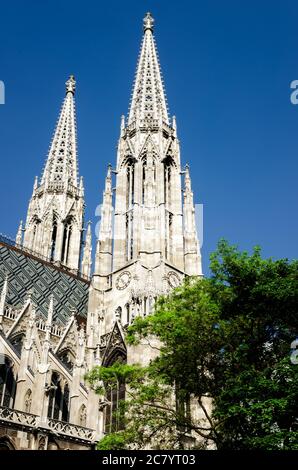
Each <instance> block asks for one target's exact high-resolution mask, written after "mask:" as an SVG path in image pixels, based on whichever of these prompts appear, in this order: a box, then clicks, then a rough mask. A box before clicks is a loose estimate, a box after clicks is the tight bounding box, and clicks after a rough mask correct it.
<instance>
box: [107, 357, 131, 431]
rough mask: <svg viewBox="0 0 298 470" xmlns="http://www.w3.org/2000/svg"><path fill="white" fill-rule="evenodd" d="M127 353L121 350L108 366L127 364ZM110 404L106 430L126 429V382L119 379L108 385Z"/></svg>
mask: <svg viewBox="0 0 298 470" xmlns="http://www.w3.org/2000/svg"><path fill="white" fill-rule="evenodd" d="M126 360H127V359H126V355H125V354H124V353H123V352H122V351H121V352H118V353H116V354H114V355H113V357H112V358H111V359H110V360H109V361H107V363H106V364H105V366H106V367H108V366H111V365H113V364H115V363H116V362H118V363H122V364H126ZM106 398H107V401H108V405H107V406H106V408H105V432H106V433H111V432H116V431H121V430H122V429H124V415H123V410H122V408H121V403H122V402H123V401H124V400H125V382H124V381H121V380H117V382H116V383H114V384H113V385H111V384H108V385H106Z"/></svg>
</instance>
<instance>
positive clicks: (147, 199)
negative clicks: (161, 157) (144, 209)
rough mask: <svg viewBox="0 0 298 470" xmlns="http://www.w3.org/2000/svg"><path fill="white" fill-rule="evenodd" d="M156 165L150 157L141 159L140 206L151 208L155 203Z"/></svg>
mask: <svg viewBox="0 0 298 470" xmlns="http://www.w3.org/2000/svg"><path fill="white" fill-rule="evenodd" d="M155 183H156V165H155V159H154V158H153V156H152V155H151V156H150V157H148V160H147V158H144V159H143V167H142V204H143V205H144V204H145V205H149V206H151V205H152V204H155V203H156V194H155Z"/></svg>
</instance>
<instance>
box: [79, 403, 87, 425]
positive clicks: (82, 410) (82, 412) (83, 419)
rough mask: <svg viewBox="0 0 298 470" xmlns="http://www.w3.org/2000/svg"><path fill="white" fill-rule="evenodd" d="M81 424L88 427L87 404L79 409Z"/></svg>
mask: <svg viewBox="0 0 298 470" xmlns="http://www.w3.org/2000/svg"><path fill="white" fill-rule="evenodd" d="M79 424H80V426H82V427H86V424H87V408H86V406H85V405H82V406H81V408H80V411H79Z"/></svg>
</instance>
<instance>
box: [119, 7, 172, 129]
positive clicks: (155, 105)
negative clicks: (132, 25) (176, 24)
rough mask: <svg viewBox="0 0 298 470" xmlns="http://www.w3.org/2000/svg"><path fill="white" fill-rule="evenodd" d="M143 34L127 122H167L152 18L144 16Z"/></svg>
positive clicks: (149, 15)
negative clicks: (147, 120)
mask: <svg viewBox="0 0 298 470" xmlns="http://www.w3.org/2000/svg"><path fill="white" fill-rule="evenodd" d="M143 21H144V36H143V42H142V46H141V52H140V56H139V61H138V66H137V73H136V78H135V83H134V88H133V94H132V102H131V106H130V111H129V118H128V124H131V123H132V122H134V121H137V122H139V121H140V120H144V119H149V120H152V119H156V120H162V121H164V122H165V123H166V124H168V123H169V118H168V111H167V104H166V96H165V91H164V88H163V82H162V75H161V70H160V65H159V61H158V54H157V49H156V45H155V41H154V36H153V24H154V19H153V18H152V16H151V14H150V13H147V14H146V16H145V18H144V20H143Z"/></svg>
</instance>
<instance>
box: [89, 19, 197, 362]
mask: <svg viewBox="0 0 298 470" xmlns="http://www.w3.org/2000/svg"><path fill="white" fill-rule="evenodd" d="M153 26H154V20H153V18H152V16H151V15H150V13H147V15H146V17H145V18H144V25H143V40H142V45H141V52H140V56H139V60H138V65H137V71H136V77H135V83H134V86H133V93H132V101H131V105H130V109H129V113H128V117H127V119H126V118H125V117H124V116H123V117H122V119H121V128H120V138H119V143H118V153H117V165H116V168H115V169H114V170H113V169H112V168H111V167H109V168H108V174H107V177H106V182H105V190H104V194H103V204H102V213H101V225H100V233H99V240H98V242H97V248H96V259H95V270H94V274H93V278H92V283H91V290H90V300H89V315H88V324H87V332H88V336H89V339H90V341H89V348H90V351H91V350H92V349H93V355H94V357H95V356H96V351H98V348H99V347H100V348H104V349H102V363H104V364H111V361H112V362H113V360H114V359H115V357H116V356H117V354H118V353H119V354H120V355H121V354H122V355H124V354H126V352H125V351H126V346H125V345H124V344H123V345H122V346H120V344H121V335H122V333H121V331H122V330H123V328H125V327H126V326H127V325H128V324H130V323H131V321H132V320H133V319H134V318H135V317H136V316H146V315H148V314H149V313H150V312H151V311H152V307H153V304H154V302H155V300H156V298H157V297H158V296H159V295H160V294H165V293H167V292H168V291H169V290H170V289H172V288H174V287H177V286H178V285H179V284H180V283H181V282H182V281H183V278H184V277H185V276H201V275H202V268H201V256H200V248H199V243H198V239H197V231H196V226H195V216H194V202H193V193H192V189H191V179H190V173H189V168H188V166H187V167H186V168H185V169H183V170H182V169H181V163H180V148H179V140H178V137H177V125H176V119H175V117H173V118H172V119H170V118H169V114H168V109H167V102H166V96H165V90H164V86H163V81H162V75H161V70H160V65H159V60H158V55H157V49H156V44H155V40H154V36H153ZM114 178H115V184H113V182H112V180H113V179H114ZM114 186H115V191H114V190H113V187H114ZM103 337H104V338H106V339H105V340H104V341H103V340H102V338H103ZM117 337H118V340H117ZM107 338H109V339H108V340H107ZM115 345H116V346H115ZM115 348H116V350H117V349H118V353H116V350H115ZM121 348H122V351H121ZM119 354H118V355H119ZM90 357H92V353H91V356H90ZM113 358H114V359H113ZM134 359H136V352H135V350H134V352H133V351H131V352H129V351H127V360H128V362H130V361H133V360H134ZM137 359H138V358H137ZM139 359H140V362H142V358H139ZM137 362H138V360H137Z"/></svg>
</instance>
